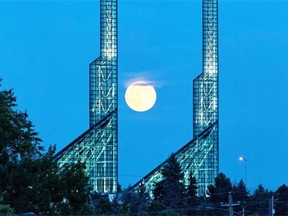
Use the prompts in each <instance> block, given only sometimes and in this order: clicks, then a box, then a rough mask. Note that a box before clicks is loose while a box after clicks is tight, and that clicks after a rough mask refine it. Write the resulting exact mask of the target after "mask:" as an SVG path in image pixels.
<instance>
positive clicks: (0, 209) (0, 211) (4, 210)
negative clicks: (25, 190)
mask: <svg viewBox="0 0 288 216" xmlns="http://www.w3.org/2000/svg"><path fill="white" fill-rule="evenodd" d="M2 202H3V197H2V196H0V215H14V210H13V209H12V208H11V207H10V205H7V204H2Z"/></svg>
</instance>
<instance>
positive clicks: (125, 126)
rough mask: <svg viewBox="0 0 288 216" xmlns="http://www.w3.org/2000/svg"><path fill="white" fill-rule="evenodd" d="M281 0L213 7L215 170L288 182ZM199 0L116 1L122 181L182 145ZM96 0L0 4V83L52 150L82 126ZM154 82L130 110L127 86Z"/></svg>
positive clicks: (95, 51)
mask: <svg viewBox="0 0 288 216" xmlns="http://www.w3.org/2000/svg"><path fill="white" fill-rule="evenodd" d="M287 11H288V1H286V0H283V1H272V0H271V1H260V0H258V1H256V0H254V1H248V0H246V1H245V0H236V1H232V0H231V1H229V0H223V1H221V0H219V69H220V70H219V71H220V171H222V172H224V173H225V174H226V175H227V176H228V177H230V178H231V180H232V181H239V180H240V179H241V178H244V173H245V172H244V163H243V162H240V161H239V160H238V158H239V156H240V155H243V156H244V157H246V159H247V162H246V165H247V185H248V188H249V189H250V190H251V191H252V190H254V189H255V188H256V187H257V185H258V184H260V183H262V184H263V186H264V187H266V188H269V189H273V190H274V189H276V188H277V187H278V186H280V185H281V184H283V183H286V184H288V167H287V165H288V156H287V155H288V124H287V122H288V102H287V99H288V97H287V96H288V52H287V48H288V38H287V35H288V13H287ZM201 32H202V30H201V1H200V0H185V1H179V0H156V1H155V0H153V1H152V0H119V179H120V184H122V186H123V187H127V185H128V184H129V183H131V184H133V183H135V182H136V181H137V180H139V179H140V178H141V177H142V176H144V175H145V174H147V173H148V172H149V171H151V170H152V169H153V168H155V166H157V165H158V164H159V163H161V162H162V161H163V160H165V159H166V158H167V157H168V156H169V155H170V154H171V153H172V152H175V151H177V150H178V149H179V148H180V147H181V146H183V145H184V144H186V143H187V142H188V141H189V140H190V139H192V80H193V79H194V78H195V77H196V76H197V75H199V74H200V73H201V67H202V65H201V60H202V50H201V46H202V44H201V43H202V41H201ZM99 44H100V42H99V1H97V0H91V1H60V0H58V1H52V0H51V1H3V0H0V76H1V77H2V78H3V79H4V82H3V86H4V88H13V89H14V91H15V94H16V96H17V98H18V104H19V109H21V110H27V111H28V113H29V114H30V120H32V121H33V123H34V124H35V128H36V130H37V131H38V132H39V133H40V137H41V138H42V139H43V140H44V142H43V144H44V145H45V146H49V145H50V144H56V145H57V149H58V150H60V149H62V148H63V147H64V146H65V145H67V144H68V143H70V142H71V141H73V140H74V139H75V138H77V137H78V136H79V135H80V134H81V133H82V132H84V131H85V130H86V129H88V125H89V124H88V118H89V116H88V65H89V63H90V62H91V61H93V60H94V59H96V58H97V57H98V56H99ZM137 79H146V80H149V81H151V82H153V83H154V84H155V87H156V91H157V93H158V100H157V102H156V105H155V106H154V107H153V109H151V110H150V111H148V112H144V113H137V112H134V111H132V110H131V109H129V108H128V107H127V105H126V104H125V101H124V93H125V89H126V87H127V84H128V83H129V82H131V81H132V80H137Z"/></svg>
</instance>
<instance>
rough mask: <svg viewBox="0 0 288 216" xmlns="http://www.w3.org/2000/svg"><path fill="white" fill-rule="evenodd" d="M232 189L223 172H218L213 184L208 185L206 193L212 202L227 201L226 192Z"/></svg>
mask: <svg viewBox="0 0 288 216" xmlns="http://www.w3.org/2000/svg"><path fill="white" fill-rule="evenodd" d="M230 191H232V183H231V181H230V179H229V178H228V177H226V175H225V174H224V173H219V175H218V176H217V177H216V178H215V184H214V185H209V186H208V195H209V196H210V201H211V202H212V203H213V204H219V203H221V202H228V194H229V192H230Z"/></svg>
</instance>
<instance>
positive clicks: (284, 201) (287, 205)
mask: <svg viewBox="0 0 288 216" xmlns="http://www.w3.org/2000/svg"><path fill="white" fill-rule="evenodd" d="M275 215H288V186H286V185H285V184H283V185H281V186H280V187H279V188H278V189H277V190H276V191H275Z"/></svg>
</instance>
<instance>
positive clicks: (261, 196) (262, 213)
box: [246, 184, 272, 216]
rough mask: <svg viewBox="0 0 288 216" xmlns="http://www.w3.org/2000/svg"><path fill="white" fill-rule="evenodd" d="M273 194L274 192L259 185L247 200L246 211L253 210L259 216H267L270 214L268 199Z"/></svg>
mask: <svg viewBox="0 0 288 216" xmlns="http://www.w3.org/2000/svg"><path fill="white" fill-rule="evenodd" d="M271 196H272V192H271V191H268V190H267V189H265V188H264V187H263V185H262V184H260V185H258V187H257V189H256V190H255V191H254V192H253V194H252V195H251V196H250V198H249V199H248V202H247V207H246V211H247V212H253V213H254V214H257V215H259V216H266V215H267V214H268V200H269V198H270V197H271Z"/></svg>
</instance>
